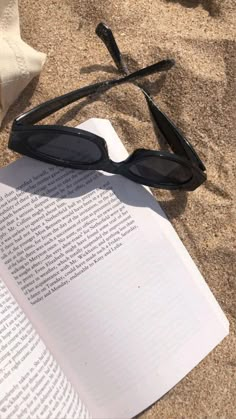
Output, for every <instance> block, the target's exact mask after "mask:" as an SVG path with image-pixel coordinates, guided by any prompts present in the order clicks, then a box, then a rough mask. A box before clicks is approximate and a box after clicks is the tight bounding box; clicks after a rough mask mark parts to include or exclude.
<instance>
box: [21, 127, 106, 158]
mask: <svg viewBox="0 0 236 419" xmlns="http://www.w3.org/2000/svg"><path fill="white" fill-rule="evenodd" d="M27 142H28V145H29V146H30V148H31V149H33V150H34V151H37V153H40V154H42V155H44V156H48V157H53V158H55V159H59V160H62V161H65V162H76V163H88V164H89V163H95V162H96V161H98V160H100V158H101V157H102V153H101V150H100V148H99V147H98V145H97V144H96V143H94V142H93V141H90V140H88V139H87V138H83V137H82V138H81V136H80V137H78V136H76V135H73V134H71V135H70V134H66V133H59V132H58V133H57V132H55V133H54V132H45V131H42V132H41V133H34V134H32V135H31V136H30V138H28V140H27Z"/></svg>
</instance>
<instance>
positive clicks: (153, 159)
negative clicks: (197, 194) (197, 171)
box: [129, 156, 192, 185]
mask: <svg viewBox="0 0 236 419" xmlns="http://www.w3.org/2000/svg"><path fill="white" fill-rule="evenodd" d="M129 170H130V172H131V173H132V174H133V175H136V176H139V177H143V178H145V179H146V180H149V181H150V182H153V183H154V184H163V185H179V184H181V183H185V182H187V181H188V180H190V179H191V177H192V173H191V170H190V168H188V167H187V166H184V165H182V164H180V163H178V162H176V161H173V160H169V159H164V158H161V157H159V156H150V157H145V158H143V159H141V160H138V161H137V162H134V163H133V164H132V165H131V166H130V167H129Z"/></svg>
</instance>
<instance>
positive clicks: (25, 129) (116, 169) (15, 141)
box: [9, 122, 204, 191]
mask: <svg viewBox="0 0 236 419" xmlns="http://www.w3.org/2000/svg"><path fill="white" fill-rule="evenodd" d="M50 131H52V132H53V133H55V132H58V133H59V134H67V135H73V136H76V138H78V140H81V139H85V140H89V141H92V142H93V143H94V144H96V145H97V147H98V148H99V150H100V152H101V158H100V159H99V160H98V161H96V162H95V163H89V164H88V163H85V164H82V163H76V162H72V161H68V162H67V161H65V160H60V159H59V158H56V157H50V156H48V155H45V154H44V153H40V152H39V151H36V150H34V149H33V148H32V147H31V146H30V144H29V143H28V142H27V139H29V138H30V137H31V134H32V135H33V134H35V133H36V134H37V133H40V134H42V132H45V133H48V132H50ZM9 147H10V148H11V149H13V150H15V151H17V152H18V153H20V154H23V155H26V156H28V157H31V158H33V159H35V158H36V159H37V160H41V161H43V162H45V163H49V164H54V165H57V166H62V167H65V168H71V169H79V170H103V171H105V172H108V173H112V174H119V175H122V176H125V177H127V178H128V179H130V180H133V181H134V182H136V183H141V184H145V185H146V186H151V187H155V188H160V189H170V190H172V189H173V190H174V189H184V190H189V191H191V190H194V189H196V187H197V186H199V182H201V183H202V182H203V181H204V178H201V171H200V170H199V169H198V168H197V167H195V166H193V165H192V163H191V162H190V161H188V160H186V159H185V158H183V157H181V156H178V155H176V154H173V153H169V152H167V151H155V150H146V149H136V150H135V151H134V152H133V153H132V154H130V155H129V157H128V158H127V159H125V160H124V161H122V162H114V161H112V160H111V159H110V157H109V154H108V149H107V144H106V141H105V140H104V139H103V138H102V137H100V136H98V135H95V134H93V133H91V132H89V131H85V130H82V129H79V128H71V127H67V126H61V125H36V126H34V125H32V126H26V125H21V124H17V123H16V122H15V123H14V124H13V128H12V134H11V137H10V140H9ZM155 156H157V157H158V158H161V159H165V160H170V161H174V162H177V163H179V164H181V165H183V166H185V167H187V168H189V169H190V170H191V172H192V177H191V179H190V180H188V181H187V182H185V183H182V184H179V185H176V184H173V185H171V184H168V185H166V184H161V183H156V182H152V181H150V180H149V179H146V178H145V179H144V178H143V177H140V176H138V175H135V174H133V173H131V172H130V171H129V167H130V166H131V165H133V163H134V162H136V163H137V162H138V161H141V160H143V159H144V158H145V157H155Z"/></svg>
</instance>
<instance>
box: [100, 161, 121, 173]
mask: <svg viewBox="0 0 236 419" xmlns="http://www.w3.org/2000/svg"><path fill="white" fill-rule="evenodd" d="M122 165H123V162H115V161H113V160H111V159H107V160H106V161H104V162H103V167H102V170H104V171H105V172H108V173H113V174H115V173H119V171H120V167H121V166H122Z"/></svg>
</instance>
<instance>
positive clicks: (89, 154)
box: [8, 23, 206, 190]
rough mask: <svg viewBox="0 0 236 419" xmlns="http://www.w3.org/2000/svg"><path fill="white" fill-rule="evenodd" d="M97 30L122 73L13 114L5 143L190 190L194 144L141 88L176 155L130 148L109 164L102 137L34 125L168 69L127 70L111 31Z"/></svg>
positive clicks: (61, 161) (195, 182)
mask: <svg viewBox="0 0 236 419" xmlns="http://www.w3.org/2000/svg"><path fill="white" fill-rule="evenodd" d="M96 33H97V34H98V36H99V37H100V38H101V39H102V40H103V41H104V43H105V45H106V46H107V48H108V50H109V51H110V53H111V56H112V57H113V59H114V61H115V63H116V65H117V67H118V69H119V70H121V71H122V72H123V73H125V76H123V77H122V78H119V79H112V80H107V81H103V82H100V83H95V84H92V85H90V86H86V87H83V88H81V89H77V90H74V91H72V92H70V93H67V94H64V95H62V96H59V97H56V98H54V99H51V100H48V101H47V102H44V103H42V104H41V105H39V106H36V107H35V108H33V109H31V110H29V111H28V112H26V113H24V114H22V115H20V116H18V117H17V118H16V119H15V120H14V122H13V125H12V130H11V134H10V139H9V143H8V147H9V148H10V149H12V150H14V151H17V152H18V153H21V154H24V155H26V156H28V157H31V158H34V159H38V160H42V161H44V162H47V163H51V164H55V165H59V166H63V167H69V168H74V169H80V170H103V171H106V172H109V173H113V174H120V175H122V176H125V177H127V178H129V179H131V180H133V181H134V182H137V183H141V184H144V185H147V186H152V187H156V188H162V189H184V190H194V189H196V188H197V187H198V186H199V185H201V184H202V183H203V182H204V181H205V180H206V174H205V173H204V171H205V167H204V165H203V163H202V162H201V160H200V158H199V157H198V155H197V154H196V152H195V151H194V149H193V147H192V146H191V145H190V144H189V142H188V141H187V140H186V139H185V138H184V137H183V135H182V134H181V133H180V132H179V130H178V129H177V128H176V126H175V125H174V124H173V122H171V121H170V119H169V118H168V117H167V116H166V115H165V114H164V113H163V112H161V111H160V109H159V108H158V107H157V105H156V104H155V103H154V102H153V100H152V98H151V97H150V95H149V94H148V93H147V92H146V91H145V90H144V89H143V88H142V87H140V86H139V87H140V88H141V89H142V92H143V94H144V96H145V98H146V101H147V104H148V107H149V110H150V112H151V114H152V116H153V119H154V122H155V123H156V125H157V127H158V128H159V130H160V131H161V133H162V134H163V135H164V137H165V139H166V140H167V142H168V143H169V145H170V146H171V148H172V150H173V151H174V153H175V154H173V153H169V152H166V151H154V150H146V149H138V150H135V151H134V152H133V153H132V154H131V155H130V156H129V157H128V158H127V159H126V160H124V161H122V162H119V163H117V162H113V161H112V160H111V159H110V158H109V155H108V151H107V145H106V142H105V140H104V139H103V138H101V137H99V136H97V135H95V134H92V133H90V132H88V131H84V130H81V129H77V128H70V127H63V126H59V125H36V126H34V125H33V124H35V123H37V122H39V121H40V120H42V119H44V118H46V117H47V116H49V115H51V114H52V113H54V112H56V111H58V110H59V109H61V108H63V107H65V106H67V105H69V104H70V103H73V102H75V101H77V100H79V99H82V98H85V97H87V96H89V95H92V94H95V93H102V92H105V91H107V90H109V89H110V88H112V87H113V86H118V85H120V84H124V83H128V82H132V83H135V81H136V80H137V79H138V78H141V77H144V76H148V75H150V74H153V73H156V72H160V71H165V70H169V69H170V68H171V67H172V66H173V65H174V61H173V60H163V61H160V62H158V63H156V64H153V65H150V66H148V67H145V68H143V69H141V70H138V71H136V72H134V73H131V74H128V69H127V67H126V66H125V64H124V61H123V58H122V55H121V53H120V51H119V49H118V46H117V44H116V42H115V39H114V36H113V34H112V32H111V30H110V29H109V28H108V27H107V26H106V25H104V24H103V23H100V24H99V25H98V27H97V28H96Z"/></svg>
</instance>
